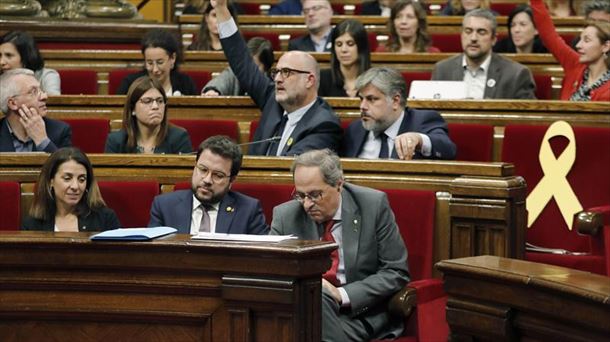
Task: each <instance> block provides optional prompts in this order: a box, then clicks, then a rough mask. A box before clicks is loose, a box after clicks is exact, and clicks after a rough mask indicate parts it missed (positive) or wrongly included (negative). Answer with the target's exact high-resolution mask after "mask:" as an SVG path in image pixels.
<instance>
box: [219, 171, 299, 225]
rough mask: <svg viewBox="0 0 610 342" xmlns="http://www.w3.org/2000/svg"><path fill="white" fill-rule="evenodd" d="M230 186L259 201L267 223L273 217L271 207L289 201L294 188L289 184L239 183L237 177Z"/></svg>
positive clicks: (269, 222)
mask: <svg viewBox="0 0 610 342" xmlns="http://www.w3.org/2000/svg"><path fill="white" fill-rule="evenodd" d="M231 188H232V189H233V190H235V191H238V192H241V193H243V194H245V195H248V196H250V197H254V198H256V199H258V200H259V201H261V206H262V207H263V213H264V214H265V220H267V223H268V224H271V220H272V219H273V208H274V207H276V206H278V205H280V204H282V203H284V202H288V201H290V200H291V199H292V197H291V195H292V191H293V189H294V187H293V186H292V185H291V184H265V183H240V182H239V179H238V181H237V182H235V183H233V186H232V187H231Z"/></svg>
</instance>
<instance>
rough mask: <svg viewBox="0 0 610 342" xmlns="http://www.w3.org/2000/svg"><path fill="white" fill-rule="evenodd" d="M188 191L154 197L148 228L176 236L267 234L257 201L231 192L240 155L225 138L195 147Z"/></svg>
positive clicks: (240, 158) (235, 146) (215, 138)
mask: <svg viewBox="0 0 610 342" xmlns="http://www.w3.org/2000/svg"><path fill="white" fill-rule="evenodd" d="M195 160H196V162H195V168H194V169H193V177H192V179H191V190H179V191H174V192H171V193H167V194H162V195H159V196H157V197H155V200H154V201H153V204H152V208H151V209H150V223H149V224H148V226H149V227H159V226H168V227H173V228H176V229H178V233H183V234H189V233H190V234H192V235H195V234H197V233H199V232H211V233H228V234H259V235H263V234H267V233H268V232H269V226H268V225H267V224H266V223H265V215H264V214H263V210H262V208H261V204H260V202H259V201H258V200H257V199H254V198H252V197H248V196H246V195H243V194H240V193H238V192H235V191H231V190H230V188H231V184H233V182H234V181H235V179H236V178H237V173H238V172H239V169H240V168H241V161H242V153H241V149H240V148H239V146H237V145H236V144H235V143H234V142H233V141H231V139H229V138H228V137H226V136H213V137H210V138H208V139H206V140H205V141H203V142H202V143H201V144H200V145H199V149H198V150H197V158H196V159H195Z"/></svg>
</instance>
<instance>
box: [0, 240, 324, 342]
mask: <svg viewBox="0 0 610 342" xmlns="http://www.w3.org/2000/svg"><path fill="white" fill-rule="evenodd" d="M333 249H334V245H332V244H329V243H327V242H322V241H297V240H292V241H288V242H283V243H279V244H247V243H223V242H202V241H192V240H191V239H190V236H189V235H170V236H167V237H163V238H160V239H158V240H156V241H151V242H91V241H90V240H89V233H46V232H0V250H1V251H2V253H0V340H2V341H47V340H58V341H83V340H90V339H94V340H105V341H113V340H115V341H125V340H131V341H167V340H174V341H312V342H314V341H320V337H321V336H320V317H321V314H320V312H321V311H320V310H321V309H320V304H321V302H320V298H321V297H320V296H321V291H320V290H321V284H320V279H321V274H322V273H323V272H324V271H325V270H326V269H327V268H328V267H329V266H330V258H329V255H330V252H331V251H332V250H333Z"/></svg>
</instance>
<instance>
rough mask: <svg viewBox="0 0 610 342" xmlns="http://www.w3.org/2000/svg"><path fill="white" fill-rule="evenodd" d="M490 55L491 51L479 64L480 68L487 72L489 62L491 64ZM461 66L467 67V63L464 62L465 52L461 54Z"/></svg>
mask: <svg viewBox="0 0 610 342" xmlns="http://www.w3.org/2000/svg"><path fill="white" fill-rule="evenodd" d="M491 55H492V53H490V54H489V55H487V58H485V60H484V61H483V63H482V64H481V65H479V68H480V69H482V70H483V71H484V72H487V69H489V64H491ZM462 67H463V68H464V69H467V68H468V64H467V63H466V54H462Z"/></svg>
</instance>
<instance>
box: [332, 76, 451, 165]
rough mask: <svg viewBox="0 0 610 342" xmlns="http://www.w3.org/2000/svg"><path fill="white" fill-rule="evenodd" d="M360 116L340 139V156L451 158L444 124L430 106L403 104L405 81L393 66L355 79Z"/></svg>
mask: <svg viewBox="0 0 610 342" xmlns="http://www.w3.org/2000/svg"><path fill="white" fill-rule="evenodd" d="M356 90H357V91H358V97H360V116H361V119H360V120H356V121H354V122H352V123H351V124H350V125H349V127H348V128H347V131H346V133H345V137H344V139H343V149H342V151H341V156H343V157H350V158H365V159H377V158H380V159H382V158H394V159H403V160H411V159H423V158H429V159H454V158H455V154H456V148H455V144H454V143H453V142H452V141H451V139H450V138H449V136H448V135H447V132H448V131H447V124H446V123H445V120H444V119H443V118H442V117H441V115H440V114H439V113H438V112H436V111H432V110H417V109H411V108H408V107H405V106H406V102H407V85H406V83H405V80H404V78H403V77H402V75H401V74H400V73H399V72H398V71H396V70H394V69H392V68H385V67H383V68H371V69H369V70H367V71H366V72H365V73H363V74H362V75H360V76H359V77H358V79H357V80H356Z"/></svg>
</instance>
